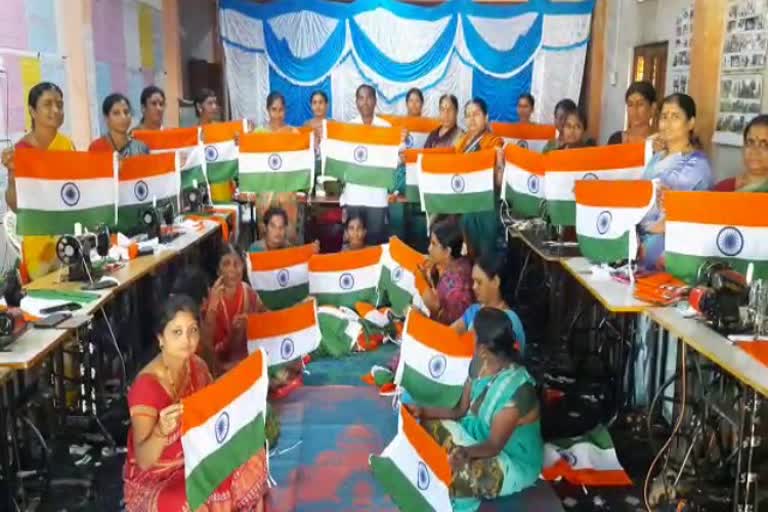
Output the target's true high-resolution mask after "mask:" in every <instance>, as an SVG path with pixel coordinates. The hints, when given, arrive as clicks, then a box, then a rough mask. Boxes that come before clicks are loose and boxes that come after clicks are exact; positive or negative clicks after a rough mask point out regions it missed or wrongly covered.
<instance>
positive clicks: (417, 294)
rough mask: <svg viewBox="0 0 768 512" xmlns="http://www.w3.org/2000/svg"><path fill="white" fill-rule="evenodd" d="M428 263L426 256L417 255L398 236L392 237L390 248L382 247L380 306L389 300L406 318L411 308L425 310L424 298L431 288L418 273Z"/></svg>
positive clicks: (417, 253)
mask: <svg viewBox="0 0 768 512" xmlns="http://www.w3.org/2000/svg"><path fill="white" fill-rule="evenodd" d="M426 259H427V257H426V255H424V254H421V253H420V252H418V251H415V250H414V249H412V248H411V247H410V246H409V245H408V244H406V243H404V242H403V241H402V240H400V239H399V238H397V237H396V236H393V237H391V238H390V239H389V244H385V245H383V246H382V251H381V278H380V279H379V303H380V304H381V303H382V302H383V299H384V298H386V300H387V301H388V302H389V304H390V305H391V306H392V311H393V312H394V313H395V314H396V315H404V314H405V311H406V309H407V308H408V307H409V306H415V307H417V308H418V309H420V310H422V311H423V310H426V307H425V306H424V301H423V300H422V298H421V297H422V293H424V290H426V288H427V286H428V285H427V282H426V280H425V279H424V276H423V275H422V273H421V272H420V271H419V266H420V265H422V264H423V263H424V262H425V261H426Z"/></svg>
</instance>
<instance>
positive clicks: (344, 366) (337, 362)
mask: <svg viewBox="0 0 768 512" xmlns="http://www.w3.org/2000/svg"><path fill="white" fill-rule="evenodd" d="M399 349H400V347H399V346H398V345H395V344H394V343H387V344H386V345H383V346H382V347H381V348H379V349H378V350H376V351H373V352H358V353H354V354H351V355H349V356H346V357H343V358H340V359H334V358H331V357H328V358H323V359H313V360H312V362H311V363H309V366H307V370H309V375H304V385H306V386H330V385H345V386H365V385H366V384H365V383H364V382H362V381H361V380H360V377H362V376H363V375H365V373H366V372H368V371H370V369H371V366H373V365H376V364H378V365H382V366H386V365H388V364H389V362H390V361H391V360H392V358H393V357H394V356H395V354H396V353H397V351H398V350H399Z"/></svg>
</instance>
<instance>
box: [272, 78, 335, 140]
mask: <svg viewBox="0 0 768 512" xmlns="http://www.w3.org/2000/svg"><path fill="white" fill-rule="evenodd" d="M269 85H270V88H271V89H272V90H273V91H278V92H281V93H282V94H283V96H285V106H286V112H285V122H286V123H288V124H289V125H291V126H302V125H303V124H304V123H306V122H307V121H308V120H309V119H311V118H312V108H311V106H310V104H309V100H310V98H311V96H312V93H313V92H315V91H323V92H324V93H325V95H326V96H328V115H330V114H331V112H333V103H332V102H333V95H332V94H331V75H328V76H326V77H325V79H324V80H322V81H321V82H319V83H317V84H315V85H308V86H300V85H295V84H292V83H290V82H288V81H287V80H285V79H284V78H283V77H282V76H280V75H279V74H278V73H277V72H275V70H274V68H273V67H272V66H269Z"/></svg>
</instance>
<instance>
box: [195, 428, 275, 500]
mask: <svg viewBox="0 0 768 512" xmlns="http://www.w3.org/2000/svg"><path fill="white" fill-rule="evenodd" d="M265 440H266V438H265V435H264V414H263V413H260V414H259V415H258V416H256V417H255V418H254V419H253V421H251V422H250V423H248V424H246V425H245V426H243V428H241V429H240V430H239V431H238V432H237V433H235V434H234V435H233V436H232V437H231V438H230V439H229V440H228V441H226V442H225V443H224V444H222V445H221V446H220V447H219V449H218V450H216V451H215V452H213V453H212V454H210V455H209V456H208V457H206V458H205V459H203V460H202V461H200V463H199V464H198V465H197V467H195V469H193V470H192V472H191V473H190V474H189V476H188V477H187V478H186V486H187V501H189V506H190V508H191V509H192V510H197V509H198V508H199V507H200V506H201V505H202V504H203V503H205V502H206V500H208V498H209V497H210V496H211V494H213V491H215V490H216V488H217V487H219V485H221V483H222V482H223V481H224V480H226V479H227V477H229V476H230V475H231V474H232V472H233V471H235V470H236V469H237V468H239V467H240V466H242V465H243V464H245V463H246V462H247V461H248V459H250V458H251V457H253V456H254V455H256V454H257V453H259V452H260V451H261V450H264V449H265V446H264V442H265ZM212 441H214V440H212Z"/></svg>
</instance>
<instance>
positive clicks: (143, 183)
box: [117, 153, 181, 230]
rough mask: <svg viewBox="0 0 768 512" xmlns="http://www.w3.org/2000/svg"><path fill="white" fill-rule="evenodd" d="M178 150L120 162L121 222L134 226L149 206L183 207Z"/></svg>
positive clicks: (120, 224) (119, 198) (119, 201)
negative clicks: (175, 152) (178, 169)
mask: <svg viewBox="0 0 768 512" xmlns="http://www.w3.org/2000/svg"><path fill="white" fill-rule="evenodd" d="M176 165H177V157H176V155H175V154H174V153H161V154H156V155H137V156H131V157H128V158H126V159H124V160H123V161H122V162H121V163H120V178H119V181H120V188H119V191H118V209H117V225H118V227H119V228H120V229H121V230H130V229H132V228H135V227H137V226H138V225H140V223H141V215H142V214H143V213H144V211H145V210H146V209H147V207H148V206H152V205H157V206H166V205H168V204H170V205H172V207H173V209H174V211H176V212H178V211H179V191H180V186H181V185H180V182H179V174H178V173H177V172H176Z"/></svg>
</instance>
